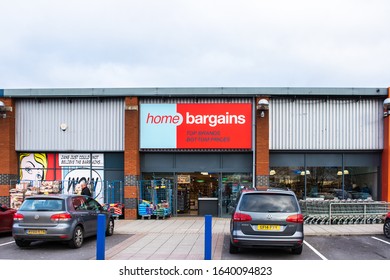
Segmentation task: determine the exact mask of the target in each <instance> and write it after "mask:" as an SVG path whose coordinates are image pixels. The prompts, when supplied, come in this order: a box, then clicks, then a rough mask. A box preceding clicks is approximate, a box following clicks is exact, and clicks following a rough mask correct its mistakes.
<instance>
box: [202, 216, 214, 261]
mask: <svg viewBox="0 0 390 280" xmlns="http://www.w3.org/2000/svg"><path fill="white" fill-rule="evenodd" d="M212 217H213V216H211V215H205V216H204V218H205V225H204V259H205V260H211V247H212V246H211V245H212V232H211V228H212V224H213V223H212Z"/></svg>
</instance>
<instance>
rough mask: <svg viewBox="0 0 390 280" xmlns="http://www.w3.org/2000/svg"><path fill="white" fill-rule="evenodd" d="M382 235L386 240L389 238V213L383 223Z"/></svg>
mask: <svg viewBox="0 0 390 280" xmlns="http://www.w3.org/2000/svg"><path fill="white" fill-rule="evenodd" d="M383 233H384V234H385V236H386V237H387V238H390V212H389V213H387V215H386V218H385V223H384V224H383Z"/></svg>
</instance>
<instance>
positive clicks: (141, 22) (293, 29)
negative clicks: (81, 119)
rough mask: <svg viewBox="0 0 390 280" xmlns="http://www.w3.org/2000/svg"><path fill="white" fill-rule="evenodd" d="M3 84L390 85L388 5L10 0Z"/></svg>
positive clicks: (345, 0) (299, 0) (3, 29)
mask: <svg viewBox="0 0 390 280" xmlns="http://www.w3.org/2000/svg"><path fill="white" fill-rule="evenodd" d="M0 38H1V39H0V88H47V87H388V86H390V1H389V0H326V1H325V0H324V1H322V0H321V1H317V0H295V1H292V0H138V1H135V0H33V1H32V0H0Z"/></svg>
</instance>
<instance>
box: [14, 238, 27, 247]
mask: <svg viewBox="0 0 390 280" xmlns="http://www.w3.org/2000/svg"><path fill="white" fill-rule="evenodd" d="M15 243H16V245H17V246H18V247H20V248H25V247H28V246H30V244H31V241H26V240H20V239H15Z"/></svg>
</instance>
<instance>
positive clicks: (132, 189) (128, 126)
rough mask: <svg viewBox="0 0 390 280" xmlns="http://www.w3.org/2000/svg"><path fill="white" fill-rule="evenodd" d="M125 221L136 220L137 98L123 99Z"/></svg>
mask: <svg viewBox="0 0 390 280" xmlns="http://www.w3.org/2000/svg"><path fill="white" fill-rule="evenodd" d="M125 104H126V111H125V166H124V172H125V188H124V198H125V215H124V216H125V219H128V220H129V219H137V205H138V203H137V197H138V189H137V182H138V180H139V177H140V172H141V170H140V155H139V131H140V128H139V109H138V108H139V107H138V98H137V97H126V99H125Z"/></svg>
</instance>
